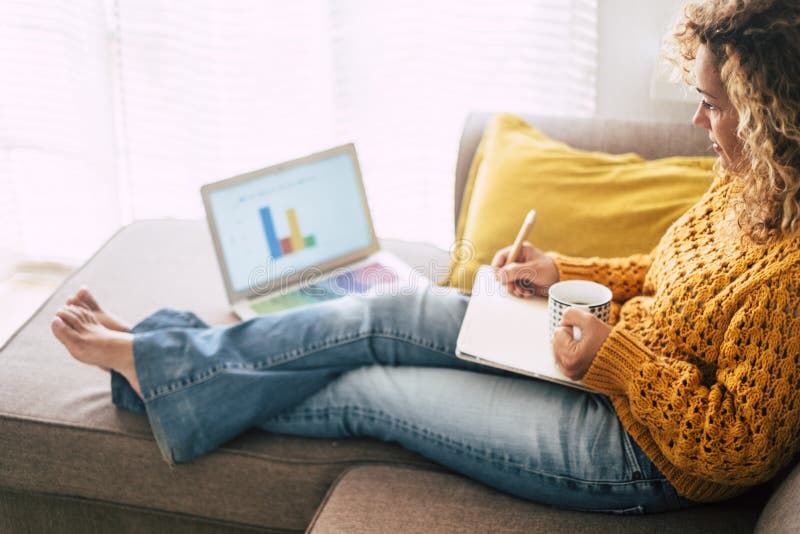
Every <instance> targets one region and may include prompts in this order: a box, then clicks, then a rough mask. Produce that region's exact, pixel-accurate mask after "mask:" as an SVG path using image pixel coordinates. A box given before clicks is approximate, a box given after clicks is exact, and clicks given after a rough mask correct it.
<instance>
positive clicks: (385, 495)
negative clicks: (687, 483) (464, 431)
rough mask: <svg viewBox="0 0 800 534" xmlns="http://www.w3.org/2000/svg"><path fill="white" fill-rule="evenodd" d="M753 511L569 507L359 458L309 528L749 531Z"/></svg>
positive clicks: (317, 532)
mask: <svg viewBox="0 0 800 534" xmlns="http://www.w3.org/2000/svg"><path fill="white" fill-rule="evenodd" d="M757 514H758V511H757V510H755V509H749V508H744V507H735V506H732V505H726V504H716V505H703V506H697V507H694V508H689V509H686V510H681V511H677V512H669V513H663V514H652V515H629V516H627V515H626V516H622V515H611V514H599V513H588V512H573V511H565V510H559V509H556V508H552V507H548V506H544V505H540V504H536V503H532V502H528V501H524V500H522V499H518V498H515V497H512V496H510V495H506V494H503V493H500V492H498V491H495V490H493V489H491V488H489V487H487V486H484V485H482V484H479V483H477V482H474V481H472V480H469V479H466V478H464V477H462V476H459V475H455V474H451V473H443V472H432V471H427V470H420V469H414V468H407V467H396V466H360V467H354V468H351V469H349V470H348V471H346V472H345V473H343V474H342V476H341V477H340V478H339V479H338V480H337V481H336V483H335V484H334V486H333V487H332V488H331V490H330V491H329V492H328V495H327V496H326V497H325V501H324V502H323V504H322V506H321V507H320V509H319V511H318V512H317V515H316V516H315V517H314V520H313V522H312V524H311V525H310V527H309V530H310V532H311V533H312V534H332V533H340V532H347V533H349V534H360V533H364V534H367V533H369V534H381V533H387V534H389V533H391V534H394V533H396V532H426V533H434V532H442V533H444V532H508V533H512V532H520V533H536V532H541V533H548V534H550V533H559V532H561V533H565V534H577V533H582V532H586V533H594V532H596V533H608V532H658V533H659V534H669V533H675V534H688V533H692V532H698V533H700V532H703V533H708V532H725V533H736V532H743V533H744V532H752V530H753V525H754V524H755V522H756V517H757Z"/></svg>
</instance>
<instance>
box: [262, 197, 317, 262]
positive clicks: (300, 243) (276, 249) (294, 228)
mask: <svg viewBox="0 0 800 534" xmlns="http://www.w3.org/2000/svg"><path fill="white" fill-rule="evenodd" d="M258 212H259V215H260V216H261V226H262V228H263V229H264V237H265V238H266V240H267V247H268V248H269V253H270V256H272V257H273V258H275V259H277V258H280V257H281V256H286V255H288V254H291V253H292V252H296V251H300V250H303V249H306V248H312V247H313V246H315V245H316V244H317V240H316V237H314V234H308V235H303V234H302V232H301V231H300V223H299V221H298V219H297V211H296V210H295V208H289V209H287V210H286V222H287V223H288V225H289V236H287V237H284V238H280V237H278V233H277V231H276V230H275V221H274V220H273V218H272V210H271V209H270V207H269V206H264V207H262V208H261V209H259V210H258Z"/></svg>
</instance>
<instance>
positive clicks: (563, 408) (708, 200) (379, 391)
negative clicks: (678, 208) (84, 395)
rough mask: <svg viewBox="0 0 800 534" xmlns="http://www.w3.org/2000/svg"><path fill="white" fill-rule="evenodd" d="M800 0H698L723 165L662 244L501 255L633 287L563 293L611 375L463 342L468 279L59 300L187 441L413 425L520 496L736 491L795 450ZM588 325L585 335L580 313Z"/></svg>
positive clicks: (99, 355) (98, 352) (704, 496)
mask: <svg viewBox="0 0 800 534" xmlns="http://www.w3.org/2000/svg"><path fill="white" fill-rule="evenodd" d="M798 22H800V7H799V6H798V5H796V2H795V1H794V0H771V1H767V0H761V1H750V2H747V1H744V2H742V1H738V2H734V1H723V0H708V1H706V2H702V3H699V4H696V5H690V6H688V7H687V8H686V10H685V13H684V16H683V18H682V20H681V21H680V23H679V25H678V27H677V30H676V32H675V34H674V36H673V41H672V42H673V57H674V58H675V61H676V62H677V63H678V65H679V66H680V67H682V69H683V72H684V74H685V75H686V76H687V77H688V78H689V81H690V82H691V83H692V84H693V85H696V87H697V90H698V91H699V93H700V94H701V96H702V102H701V104H700V106H699V107H698V110H697V113H696V114H695V117H694V123H695V124H696V125H698V126H700V127H702V128H705V129H706V130H708V131H709V138H710V140H711V142H712V144H713V147H714V150H716V152H717V153H718V154H719V164H718V167H719V173H718V176H717V178H716V179H715V180H714V182H713V184H712V186H711V187H710V189H709V191H708V192H707V193H706V194H705V195H704V197H703V198H702V199H701V200H700V201H699V202H698V203H697V205H695V206H694V207H693V208H692V209H690V210H689V211H688V212H687V213H686V214H685V215H684V216H682V217H681V218H680V219H679V220H678V221H677V222H676V223H675V224H674V225H673V226H672V227H671V228H670V229H669V230H668V232H667V233H666V234H665V236H664V237H663V239H662V241H661V243H660V244H659V245H658V246H657V247H656V249H655V250H654V251H653V252H652V253H651V254H649V255H636V256H632V257H630V258H617V259H600V258H590V259H579V258H569V257H565V256H559V255H553V256H549V255H546V254H544V253H542V252H541V251H540V250H538V249H537V248H535V247H534V246H533V245H531V244H526V246H525V248H524V258H523V260H522V261H521V262H520V263H511V264H506V259H507V255H508V252H509V251H508V249H504V250H501V251H500V252H499V253H498V254H497V256H496V257H495V259H494V262H493V264H494V266H495V267H496V269H497V274H498V276H499V277H500V278H502V279H503V280H504V281H505V282H506V283H507V284H508V286H509V289H510V290H511V291H513V292H514V293H515V294H516V295H518V296H520V297H523V298H524V297H530V296H531V295H532V294H534V293H537V292H538V293H546V291H547V288H548V287H549V286H550V285H551V284H553V283H555V282H556V281H558V280H564V279H569V278H590V279H594V280H596V281H598V282H601V283H603V284H605V285H607V286H609V287H611V289H612V291H613V293H614V298H615V300H616V301H618V302H620V303H623V304H622V308H621V313H620V318H619V321H618V322H617V323H616V324H615V325H613V326H609V325H606V324H604V323H602V322H600V321H598V320H596V319H595V318H594V317H593V316H591V315H589V314H588V313H585V312H583V311H582V310H580V309H570V310H568V311H567V313H565V314H564V322H563V324H562V328H561V329H560V330H559V331H558V332H557V334H556V336H555V338H554V341H553V343H554V352H555V355H556V358H557V360H558V362H559V364H560V365H561V366H562V368H563V369H564V371H565V373H566V374H567V375H568V376H570V377H571V378H574V379H581V380H583V382H584V383H586V384H588V385H589V386H591V387H593V388H594V389H596V390H597V391H599V392H601V393H602V394H588V393H584V392H582V391H578V390H574V389H572V388H564V387H561V386H557V385H553V384H550V383H547V382H543V381H538V380H530V379H525V378H521V377H517V376H511V375H509V374H507V373H503V372H500V371H493V370H491V369H490V368H485V367H480V366H475V365H472V364H470V363H467V362H464V361H461V360H459V359H456V358H455V357H454V355H453V354H454V345H455V340H456V336H457V334H458V331H459V327H460V324H461V320H462V317H463V314H464V310H465V307H466V303H467V299H466V297H463V296H461V295H459V294H457V293H455V292H449V293H445V294H436V293H434V292H430V291H429V292H423V293H420V294H417V295H411V296H404V297H347V298H344V299H341V300H338V301H331V302H327V303H324V304H320V305H316V306H311V307H308V308H304V309H300V310H289V311H286V312H283V313H278V314H274V315H269V316H265V317H260V318H257V319H254V320H250V321H246V322H242V323H239V324H236V325H232V326H227V327H215V328H210V327H208V325H206V324H205V323H203V322H202V321H200V320H199V319H198V318H197V317H195V316H194V315H192V314H191V313H183V312H176V311H173V310H168V309H167V310H161V311H159V312H156V313H155V314H153V315H151V316H150V317H148V318H146V319H145V320H144V321H142V322H141V323H139V324H137V325H136V326H135V327H133V328H128V327H127V326H126V325H124V324H123V323H122V322H120V321H119V320H117V319H115V318H114V317H113V316H112V315H110V314H107V313H106V312H104V311H103V309H102V308H100V306H98V304H97V302H96V301H95V300H94V298H93V297H92V296H91V295H90V294H89V293H88V292H87V291H85V290H82V291H80V292H79V293H78V294H77V295H75V296H74V297H73V298H71V299H70V300H69V301H68V302H67V305H66V306H65V307H63V308H62V309H60V310H59V311H58V313H57V317H56V318H55V319H54V320H53V323H52V328H53V332H54V334H55V335H56V337H57V338H58V339H59V340H60V341H61V342H62V343H64V345H65V346H66V347H67V349H68V350H69V351H70V352H71V354H72V355H73V356H74V357H75V358H77V359H78V360H80V361H82V362H85V363H87V364H93V365H99V366H102V367H104V368H110V369H111V370H112V392H113V400H114V402H115V403H116V404H117V405H119V406H122V407H125V408H128V409H131V410H135V411H140V412H146V413H147V415H148V417H149V419H150V422H151V425H152V428H153V433H154V435H155V437H156V440H157V442H158V446H159V448H160V449H161V452H162V454H163V455H164V457H165V458H166V459H167V460H168V461H169V462H185V461H189V460H191V459H193V458H195V457H197V456H198V455H201V454H204V453H206V452H208V451H209V450H211V449H213V448H214V447H216V446H218V445H220V444H221V443H223V442H225V441H226V440H228V439H230V438H232V437H233V436H235V435H237V434H238V433H240V432H242V431H244V430H245V429H247V428H251V427H258V428H261V429H263V430H266V431H268V432H281V433H290V434H298V435H307V436H318V437H342V436H350V435H366V436H373V437H376V438H379V439H384V440H391V441H397V442H399V443H401V444H402V445H403V446H405V447H407V448H409V449H412V450H414V451H417V452H419V453H421V454H423V455H425V456H427V457H428V458H431V459H432V460H434V461H437V462H440V463H442V464H444V465H447V466H449V467H451V468H453V469H455V470H457V471H460V472H462V473H464V474H466V475H468V476H471V477H473V478H476V479H479V480H481V481H483V482H485V483H487V484H490V485H492V486H495V487H497V488H500V489H502V490H504V491H508V492H511V493H514V494H516V495H519V496H522V497H525V498H529V499H533V500H537V501H540V502H546V503H551V504H555V505H558V506H562V507H569V508H575V509H583V510H595V511H617V512H619V511H623V512H624V511H632V512H641V511H647V512H656V511H665V510H672V509H678V508H681V507H685V506H689V505H691V504H692V503H694V502H703V501H706V502H707V501H716V500H721V499H725V498H729V497H732V496H734V495H737V494H740V493H742V492H743V491H745V490H746V489H747V488H748V487H751V486H753V485H756V484H758V483H761V482H763V481H766V480H768V479H769V478H771V477H772V476H773V475H774V474H775V473H776V472H777V471H778V470H779V469H781V468H782V467H784V466H785V465H787V463H788V462H789V461H790V460H791V458H792V457H793V456H794V455H795V453H796V452H797V451H798V440H797V438H796V428H797V424H798V422H800V389H798V387H797V385H796V384H797V383H798V379H800V370H799V369H798V358H800V343H799V342H798V340H800V313H799V312H800V310H799V308H800V249H799V248H798V245H799V244H800V238H799V237H798V221H800V198H799V196H798V191H799V190H800V131H799V130H798V125H800V90H798V84H800V30H799V29H798V28H800V25H799V24H798ZM574 326H579V327H580V328H581V329H582V330H583V332H584V335H583V337H582V339H581V340H580V341H578V342H575V341H573V340H572V336H571V329H572V327H574Z"/></svg>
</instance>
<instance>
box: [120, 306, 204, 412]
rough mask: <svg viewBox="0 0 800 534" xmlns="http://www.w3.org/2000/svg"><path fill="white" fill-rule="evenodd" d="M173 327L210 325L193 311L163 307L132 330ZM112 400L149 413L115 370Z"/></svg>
mask: <svg viewBox="0 0 800 534" xmlns="http://www.w3.org/2000/svg"><path fill="white" fill-rule="evenodd" d="M171 327H179V328H180V327H183V328H208V325H207V324H206V323H204V322H203V321H202V320H201V319H200V318H199V317H197V316H196V315H195V314H193V313H192V312H188V311H180V310H174V309H172V308H163V309H161V310H158V311H157V312H155V313H153V314H151V315H149V316H147V317H145V318H144V319H143V320H142V321H140V322H139V323H137V324H136V325H135V326H134V327H133V328H131V330H130V332H131V333H132V334H136V333H139V332H152V331H154V330H158V329H161V328H171ZM111 402H112V403H114V405H115V406H119V407H120V408H124V409H126V410H129V411H131V412H137V413H147V410H146V408H145V404H144V402H143V401H142V399H141V397H139V395H138V394H137V393H136V392H135V391H134V390H133V388H132V387H131V385H130V384H129V383H128V380H127V379H126V378H125V377H124V376H122V375H121V374H119V373H118V372H116V371H114V370H112V371H111Z"/></svg>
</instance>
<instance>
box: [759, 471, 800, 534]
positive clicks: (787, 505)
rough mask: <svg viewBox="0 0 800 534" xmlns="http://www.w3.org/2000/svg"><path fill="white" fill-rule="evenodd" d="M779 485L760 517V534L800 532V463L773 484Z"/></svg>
mask: <svg viewBox="0 0 800 534" xmlns="http://www.w3.org/2000/svg"><path fill="white" fill-rule="evenodd" d="M771 486H777V488H778V489H777V490H775V491H774V492H773V493H772V496H771V497H770V499H769V501H767V504H766V506H765V507H764V510H763V512H762V513H761V516H760V517H759V519H758V525H757V526H756V532H757V533H758V534H790V533H792V534H793V533H795V532H800V464H795V466H794V469H792V470H791V471H790V472H789V473H788V475H787V476H786V477H785V478H781V477H778V479H777V480H776V481H775V482H774V483H773V484H771Z"/></svg>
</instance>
